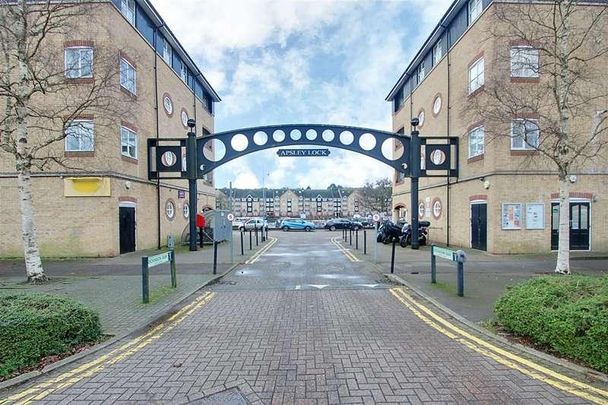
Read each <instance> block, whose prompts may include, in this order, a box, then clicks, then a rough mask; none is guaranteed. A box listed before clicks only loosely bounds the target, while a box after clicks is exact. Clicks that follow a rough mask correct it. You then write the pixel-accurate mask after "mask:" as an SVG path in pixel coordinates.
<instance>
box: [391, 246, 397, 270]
mask: <svg viewBox="0 0 608 405" xmlns="http://www.w3.org/2000/svg"><path fill="white" fill-rule="evenodd" d="M395 245H397V239H396V238H393V252H392V253H391V274H393V273H394V272H395Z"/></svg>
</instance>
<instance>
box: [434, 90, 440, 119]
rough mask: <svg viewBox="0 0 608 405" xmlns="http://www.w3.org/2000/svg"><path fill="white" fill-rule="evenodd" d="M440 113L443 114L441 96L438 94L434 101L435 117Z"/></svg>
mask: <svg viewBox="0 0 608 405" xmlns="http://www.w3.org/2000/svg"><path fill="white" fill-rule="evenodd" d="M439 112H441V95H439V94H437V96H435V101H433V115H438V114H439Z"/></svg>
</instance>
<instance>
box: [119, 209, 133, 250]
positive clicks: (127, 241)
mask: <svg viewBox="0 0 608 405" xmlns="http://www.w3.org/2000/svg"><path fill="white" fill-rule="evenodd" d="M118 209H119V214H118V216H119V224H120V253H121V254H122V253H128V252H133V251H135V207H119V208H118Z"/></svg>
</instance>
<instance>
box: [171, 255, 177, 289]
mask: <svg viewBox="0 0 608 405" xmlns="http://www.w3.org/2000/svg"><path fill="white" fill-rule="evenodd" d="M171 288H177V270H176V268H175V251H174V250H172V251H171Z"/></svg>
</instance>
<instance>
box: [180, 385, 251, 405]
mask: <svg viewBox="0 0 608 405" xmlns="http://www.w3.org/2000/svg"><path fill="white" fill-rule="evenodd" d="M187 404H193V405H207V404H230V405H248V404H249V402H247V399H245V397H244V396H243V394H241V392H240V391H239V390H238V389H237V388H230V389H229V390H226V391H221V392H218V393H215V394H211V395H209V396H206V397H203V398H200V399H196V400H194V401H191V402H187Z"/></svg>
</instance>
